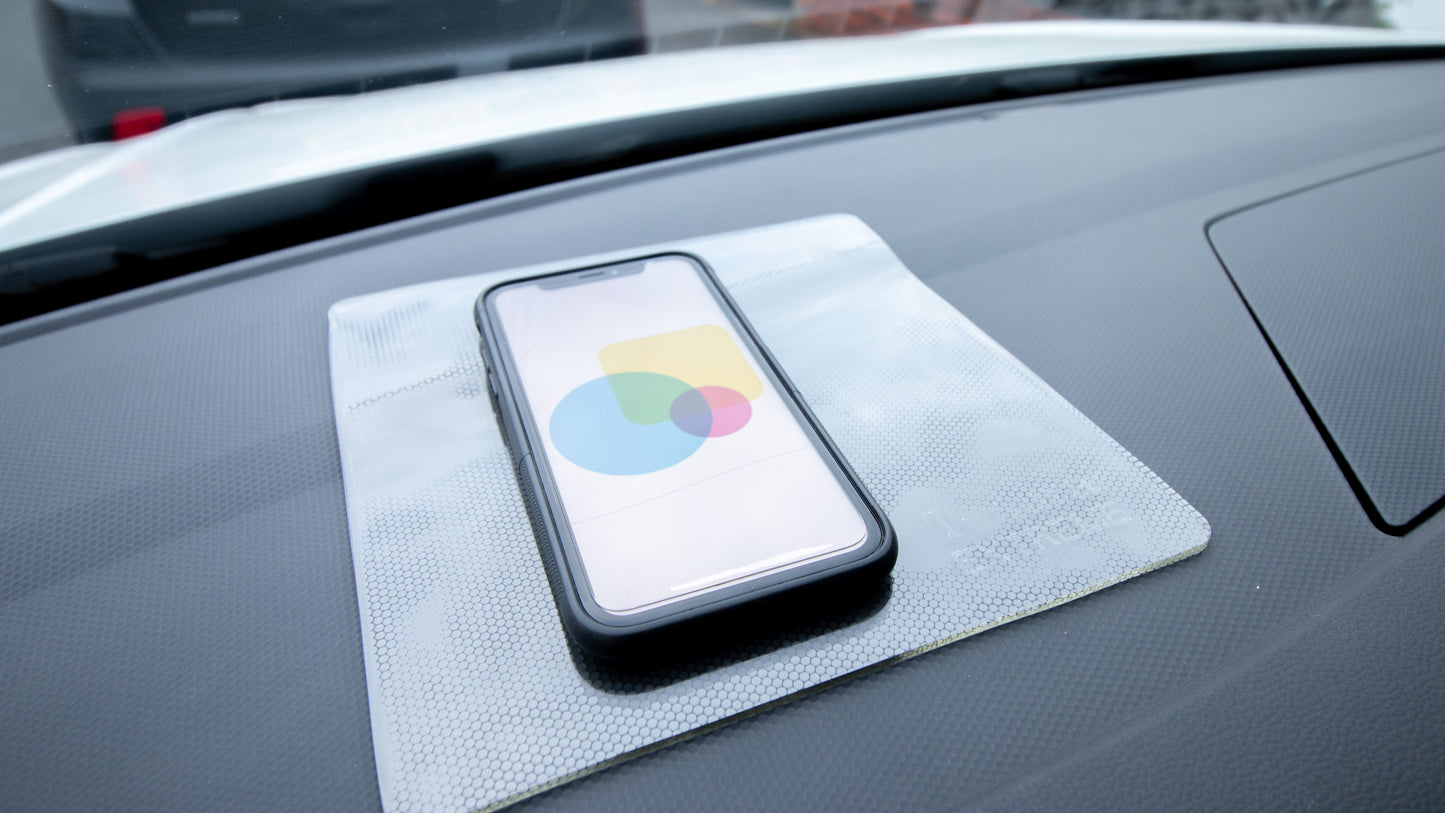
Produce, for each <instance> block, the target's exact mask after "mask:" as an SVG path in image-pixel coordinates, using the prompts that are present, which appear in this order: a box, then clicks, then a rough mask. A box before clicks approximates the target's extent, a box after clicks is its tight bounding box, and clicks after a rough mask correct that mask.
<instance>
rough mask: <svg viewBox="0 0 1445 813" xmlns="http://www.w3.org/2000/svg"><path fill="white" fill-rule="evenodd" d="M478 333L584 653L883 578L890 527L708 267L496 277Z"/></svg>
mask: <svg viewBox="0 0 1445 813" xmlns="http://www.w3.org/2000/svg"><path fill="white" fill-rule="evenodd" d="M476 319H477V326H478V329H479V330H480V332H481V335H482V342H481V347H482V355H483V359H484V361H485V364H486V368H487V380H488V387H489V389H490V394H491V397H492V405H493V408H494V410H495V411H496V413H497V416H498V422H499V424H500V426H501V429H502V433H503V436H504V437H505V438H506V441H507V445H508V447H509V448H510V450H511V452H512V456H513V460H514V462H515V464H516V465H515V468H516V471H517V477H518V482H519V485H520V486H521V489H522V492H523V496H524V498H525V499H526V501H527V502H528V504H529V510H530V511H531V513H532V522H533V525H534V527H535V528H536V529H537V533H538V544H539V548H541V549H542V551H543V557H544V560H545V561H547V564H548V571H549V576H550V577H551V580H552V586H553V592H554V594H556V598H557V604H558V609H559V612H560V615H561V617H562V621H563V624H564V626H565V627H566V628H567V630H568V632H569V633H570V634H571V635H572V637H573V639H574V640H575V641H576V642H577V643H578V644H579V645H580V646H581V647H582V648H583V649H584V650H587V651H589V652H592V653H593V654H597V655H602V656H608V657H619V656H622V657H625V656H630V655H636V654H639V648H640V647H645V646H646V645H648V642H661V641H664V640H665V638H666V637H667V636H666V633H668V632H676V631H678V630H682V629H685V628H686V627H687V625H688V623H689V622H693V621H696V620H698V619H701V618H704V617H706V616H709V615H710V614H716V613H721V612H724V611H726V610H729V609H732V608H737V607H740V606H742V605H745V604H747V603H749V602H755V601H759V600H761V599H763V598H765V597H771V596H776V595H778V594H780V593H783V592H784V591H791V590H796V589H802V588H805V587H806V588H807V589H808V590H809V592H810V593H811V594H813V595H818V591H819V590H824V591H826V590H827V589H828V586H829V585H831V584H836V585H838V587H839V589H856V588H857V587H858V585H859V582H860V580H866V579H876V578H879V577H882V576H884V575H886V574H887V573H888V571H889V570H891V569H892V566H893V562H894V559H895V558H896V555H897V545H896V543H895V541H894V536H893V531H892V529H891V527H890V526H889V524H888V521H887V519H886V518H885V517H884V515H883V512H882V511H880V510H879V509H878V507H877V505H876V503H875V502H874V501H873V499H872V498H871V497H870V496H869V495H868V493H867V491H866V490H865V489H864V488H863V486H862V485H861V484H860V483H859V481H858V478H857V477H856V476H855V475H854V474H853V472H852V471H851V470H850V469H849V468H848V466H847V464H846V463H845V461H844V460H843V457H842V456H841V455H840V454H839V453H838V450H837V449H836V448H835V447H834V445H833V444H832V442H831V441H830V440H829V439H828V437H827V435H826V434H825V433H824V432H823V430H822V429H821V428H820V427H819V425H818V423H817V421H816V420H815V419H814V418H813V416H812V414H811V413H810V412H809V411H808V409H807V407H806V406H805V405H804V403H803V401H802V399H801V398H799V397H798V395H797V393H796V392H795V390H794V389H793V387H792V386H791V385H790V384H789V383H788V379H787V377H786V376H785V375H784V374H783V372H782V371H781V370H779V369H778V367H777V365H776V364H775V363H774V362H773V360H772V357H771V356H770V355H769V354H768V352H767V350H766V349H765V348H764V347H763V345H762V343H761V342H760V341H759V340H758V338H757V335H756V334H755V333H754V332H753V331H752V329H751V328H750V327H749V326H748V323H747V321H746V320H745V319H744V318H743V316H742V314H741V313H740V312H739V311H738V309H737V307H736V306H735V305H734V304H733V302H732V300H731V299H730V298H729V296H728V294H727V292H726V291H725V290H724V288H723V287H722V285H720V284H719V283H718V281H717V279H716V277H715V276H714V275H713V273H712V271H711V270H710V269H709V268H708V267H707V265H706V264H705V263H704V262H703V261H702V260H701V259H699V258H696V257H693V256H689V255H685V254H665V255H660V256H653V257H643V258H640V259H635V260H629V261H626V262H619V263H614V264H610V265H604V266H596V267H590V268H581V269H576V270H573V271H567V272H563V273H559V274H550V275H547V276H541V277H534V278H530V279H520V280H515V281H512V282H506V283H503V284H500V285H497V286H496V287H494V288H491V289H490V290H488V291H486V292H485V293H484V294H482V295H481V296H480V297H479V298H478V299H477V305H476ZM657 645H662V644H660V643H659V644H657Z"/></svg>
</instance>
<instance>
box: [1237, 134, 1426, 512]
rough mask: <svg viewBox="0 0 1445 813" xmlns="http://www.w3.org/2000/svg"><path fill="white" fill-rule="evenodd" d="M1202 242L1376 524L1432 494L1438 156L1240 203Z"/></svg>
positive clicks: (1420, 506) (1418, 508) (1416, 508)
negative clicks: (1256, 324)
mask: <svg viewBox="0 0 1445 813" xmlns="http://www.w3.org/2000/svg"><path fill="white" fill-rule="evenodd" d="M1209 239H1210V241H1211V242H1212V243H1213V244H1214V249H1215V251H1216V252H1217V253H1218V254H1219V257H1220V259H1221V260H1223V262H1224V265H1225V266H1226V268H1227V269H1228V271H1229V275H1230V276H1231V277H1232V278H1233V279H1234V283H1235V285H1236V286H1237V287H1238V288H1239V291H1240V293H1241V294H1242V295H1243V296H1244V298H1245V300H1246V301H1247V302H1248V304H1249V307H1250V310H1251V311H1253V313H1254V316H1255V318H1256V320H1257V321H1258V322H1259V326H1260V328H1261V329H1263V330H1264V332H1265V334H1266V335H1267V336H1268V338H1269V341H1270V343H1271V344H1272V345H1273V347H1274V349H1275V352H1276V354H1277V355H1278V356H1279V359H1280V361H1281V363H1282V364H1284V366H1285V368H1286V369H1287V370H1288V372H1289V374H1290V377H1291V378H1292V380H1293V381H1294V382H1295V386H1296V388H1297V389H1298V391H1299V392H1300V394H1301V397H1303V398H1304V399H1305V401H1306V403H1307V405H1308V406H1309V408H1310V410H1311V412H1312V413H1313V415H1314V417H1315V420H1316V423H1317V425H1318V426H1319V427H1320V429H1321V431H1322V432H1324V433H1325V434H1326V439H1327V441H1329V442H1330V444H1331V448H1332V449H1333V450H1334V452H1335V455H1336V458H1337V459H1338V460H1339V461H1340V464H1341V465H1342V466H1343V467H1345V469H1346V472H1347V474H1349V475H1350V476H1351V478H1352V481H1353V483H1354V484H1355V486H1356V490H1357V492H1361V499H1363V500H1366V501H1367V503H1368V506H1369V507H1372V508H1373V509H1374V511H1375V512H1376V514H1377V516H1376V517H1375V518H1376V521H1377V522H1379V521H1382V522H1383V524H1384V525H1385V526H1387V527H1388V528H1389V529H1391V530H1394V531H1402V530H1408V529H1409V528H1410V527H1412V526H1413V524H1414V523H1415V522H1417V521H1418V520H1420V519H1422V518H1423V517H1424V516H1425V515H1426V514H1428V513H1430V512H1432V511H1433V510H1435V509H1437V508H1439V505H1440V502H1441V497H1442V495H1445V152H1435V153H1431V154H1429V155H1425V156H1421V157H1416V158H1412V159H1409V160H1405V161H1401V162H1397V163H1393V164H1390V165H1388V166H1384V167H1379V168H1377V169H1373V170H1369V171H1367V172H1363V173H1360V174H1357V175H1352V176H1349V177H1346V178H1342V179H1340V180H1337V181H1333V182H1329V183H1325V184H1322V185H1319V186H1315V187H1312V188H1310V189H1306V190H1304V191H1301V192H1297V193H1294V194H1291V195H1288V196H1285V197H1283V198H1279V199H1276V200H1273V201H1269V202H1267V203H1264V204H1261V205H1259V206H1255V207H1253V208H1250V209H1246V210H1244V211H1242V212H1239V213H1236V214H1233V215H1230V216H1228V217H1225V218H1223V219H1222V220H1219V221H1217V222H1216V223H1214V225H1213V226H1211V227H1210V229H1209Z"/></svg>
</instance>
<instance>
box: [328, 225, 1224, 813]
mask: <svg viewBox="0 0 1445 813" xmlns="http://www.w3.org/2000/svg"><path fill="white" fill-rule="evenodd" d="M666 250H678V251H688V252H692V253H694V254H697V255H699V256H701V257H703V258H704V259H706V260H707V261H708V262H709V263H710V264H711V265H712V266H713V268H714V269H715V270H716V271H717V273H718V276H719V277H720V278H721V279H722V281H723V283H724V284H725V285H727V286H728V288H729V290H730V291H731V292H732V293H733V295H734V297H735V298H736V299H737V301H738V303H739V305H740V306H741V307H742V308H743V310H744V311H745V312H746V314H747V316H748V318H749V320H750V321H751V322H752V323H753V326H754V327H755V328H756V329H757V331H758V332H759V333H760V334H761V337H762V339H763V341H764V342H766V343H767V345H768V347H769V348H770V349H771V350H772V351H773V353H774V354H775V356H776V357H777V359H778V361H779V363H780V364H781V365H782V366H783V368H784V369H785V370H786V371H787V372H788V374H789V375H790V376H791V378H792V379H793V382H794V383H795V385H796V386H797V387H798V388H799V390H800V391H801V393H802V395H803V397H804V398H805V399H806V400H807V401H808V403H809V405H810V406H811V407H812V408H813V410H814V412H815V413H816V414H817V416H818V418H819V420H820V421H821V422H822V424H823V426H824V428H825V429H826V430H827V431H828V432H829V434H830V435H831V436H832V437H833V439H834V440H835V442H836V443H837V444H838V446H839V447H840V449H841V450H842V452H843V454H844V456H845V457H847V459H848V461H849V462H850V463H851V464H852V466H853V467H854V468H855V470H856V471H857V472H858V474H859V476H860V477H861V478H862V479H863V481H864V482H865V484H866V485H867V486H868V487H869V489H871V491H872V492H873V494H874V496H875V497H876V498H877V499H878V501H879V502H880V503H881V505H882V506H883V508H884V510H885V511H886V512H887V513H888V515H889V517H890V518H891V519H892V521H893V523H894V525H895V527H896V528H897V531H898V536H899V545H900V548H899V561H898V565H897V567H896V568H895V570H894V573H893V578H892V581H891V584H890V585H888V586H887V587H886V588H884V589H882V590H880V591H879V593H878V594H877V595H872V596H866V597H860V601H859V607H858V609H857V611H856V612H855V613H854V614H853V615H852V616H851V617H848V618H827V619H819V618H813V619H800V620H799V621H798V623H797V624H796V625H794V626H792V627H790V628H787V629H778V630H773V631H769V632H767V633H764V634H761V635H759V636H758V638H757V639H756V640H751V641H748V642H746V643H743V644H738V645H736V646H735V647H734V648H733V649H731V650H729V651H723V652H716V653H713V654H712V655H711V656H710V657H704V658H700V659H698V660H696V661H694V662H689V663H685V664H677V665H674V666H670V667H667V668H659V669H653V670H643V669H633V670H621V669H619V668H618V667H615V666H610V665H608V664H605V663H601V662H598V661H595V660H592V659H590V658H589V657H587V656H586V655H585V654H582V653H580V652H578V651H576V650H575V649H574V648H572V647H570V646H569V644H568V641H567V638H566V636H565V634H564V633H563V630H562V627H561V623H560V621H559V620H558V618H557V613H556V609H555V607H554V605H553V602H552V595H551V592H550V589H549V587H548V581H547V574H546V571H545V570H544V564H543V562H542V559H541V557H540V556H539V554H538V551H537V547H536V544H535V542H534V540H533V537H532V533H531V530H530V525H529V523H528V519H527V510H526V507H525V506H524V505H523V502H522V498H521V497H520V496H519V494H518V489H517V486H516V482H515V480H514V478H513V475H512V468H511V461H510V458H509V456H508V453H507V451H506V449H505V447H504V445H503V442H502V440H501V437H500V436H499V434H498V430H497V427H496V425H495V421H494V419H493V416H492V413H491V410H490V408H489V406H488V403H487V390H486V385H485V374H484V371H483V368H482V364H481V361H480V357H479V355H478V352H477V341H478V337H477V333H476V329H475V327H474V325H473V323H472V314H471V309H472V303H473V301H474V300H475V299H476V297H477V295H478V294H479V293H480V292H481V291H482V290H484V289H485V288H487V287H488V286H490V285H492V284H495V283H496V282H498V281H500V280H502V279H504V278H508V277H517V276H526V275H532V274H537V273H544V272H546V271H555V270H564V269H566V268H568V267H578V266H582V265H590V264H595V263H599V262H606V261H610V260H617V259H624V258H626V257H629V256H641V255H644V254H651V253H656V252H659V251H666ZM330 322H331V332H330V338H331V376H332V393H333V400H334V405H335V410H336V426H337V436H338V438H339V442H340V450H341V465H342V476H343V480H344V483H345V490H346V506H347V515H348V521H349V525H350V533H351V547H352V557H353V562H354V564H355V568H356V582H357V597H358V601H359V602H360V609H361V623H362V636H363V643H364V651H365V655H366V677H367V686H368V692H369V698H370V705H371V718H372V719H371V725H372V736H373V740H374V745H375V752H376V761H377V775H378V778H379V781H380V787H381V793H382V802H383V804H384V806H385V807H386V809H387V810H388V811H465V810H476V809H486V808H495V807H499V806H502V805H505V804H507V803H509V802H512V801H516V800H518V799H520V798H524V797H525V796H528V795H530V794H533V793H536V792H538V791H540V790H542V789H545V788H547V787H551V786H553V785H556V784H558V783H559V782H563V781H566V780H567V779H569V778H573V777H576V776H579V775H582V774H585V773H587V772H589V771H591V770H595V769H596V768H598V767H600V766H603V765H605V764H609V763H611V762H614V761H617V760H618V759H620V758H624V757H626V756H629V755H635V754H638V753H641V752H643V751H646V750H648V749H649V748H651V747H656V746H658V745H659V744H664V743H667V742H670V741H674V740H676V739H677V738H679V737H682V736H684V735H687V734H688V733H690V732H696V731H698V730H699V729H701V728H704V727H707V726H709V725H712V724H715V723H718V722H720V721H724V720H727V719H729V718H732V717H736V716H738V715H741V714H744V713H746V712H748V711H750V710H753V709H757V708H758V707H760V706H763V705H765V704H769V703H773V702H776V701H779V700H782V699H784V698H788V697H790V696H793V695H796V694H798V693H800V692H803V691H805V690H807V689H810V688H813V687H816V686H818V685H820V684H822V683H825V682H827V681H830V680H834V679H837V678H840V677H843V676H846V675H849V674H852V673H856V672H859V671H861V670H865V669H868V668H870V667H875V666H879V665H881V664H885V663H888V662H891V661H895V660H898V659H900V658H904V657H908V656H910V655H914V654H917V653H920V652H923V651H926V650H928V649H931V648H934V647H937V646H941V645H943V644H945V643H948V642H951V641H955V640H958V639H959V638H963V637H965V636H967V635H970V634H973V633H975V632H979V631H981V630H983V629H986V628H989V627H992V626H996V625H998V624H1002V623H1005V622H1007V621H1010V620H1012V619H1016V618H1020V617H1022V616H1025V615H1029V614H1031V613H1035V612H1038V611H1040V610H1044V609H1047V608H1049V607H1051V606H1055V605H1057V604H1060V603H1062V602H1065V601H1068V600H1071V599H1074V598H1078V597H1079V596H1082V595H1085V594H1087V593H1090V592H1092V591H1095V590H1098V589H1100V588H1103V587H1105V586H1108V585H1110V584H1114V583H1116V582H1119V581H1122V580H1124V579H1127V578H1129V577H1131V576H1134V575H1137V574H1139V573H1143V572H1145V571H1148V570H1151V569H1153V568H1156V567H1160V566H1162V565H1164V564H1168V563H1170V562H1173V561H1176V560H1178V559H1180V558H1183V557H1185V556H1189V555H1191V554H1194V553H1197V552H1199V551H1200V550H1202V549H1203V548H1204V546H1205V544H1206V543H1207V542H1208V539H1209V525H1208V523H1207V522H1206V521H1205V520H1204V518H1203V517H1202V516H1200V515H1199V513H1198V512H1196V511H1195V510H1194V509H1193V508H1191V507H1190V506H1189V505H1188V504H1187V503H1186V502H1185V501H1184V500H1183V498H1181V497H1180V496H1179V495H1178V494H1176V493H1175V492H1174V491H1173V490H1172V489H1170V488H1169V486H1167V485H1166V484H1165V483H1164V482H1162V481H1161V480H1160V479H1159V478H1158V477H1156V476H1155V475H1154V473H1153V472H1151V471H1149V469H1148V468H1146V467H1145V466H1144V465H1143V464H1142V463H1140V462H1139V461H1137V460H1136V459H1134V458H1133V456H1131V455H1130V454H1129V453H1128V452H1127V451H1125V450H1124V449H1123V448H1122V447H1120V446H1119V445H1118V444H1117V443H1115V442H1114V441H1113V440H1112V439H1111V438H1110V437H1108V436H1107V435H1106V434H1104V432H1103V431H1102V430H1100V429H1099V428H1098V427H1096V426H1095V425H1094V424H1092V423H1091V422H1089V420H1088V419H1087V418H1085V417H1084V416H1083V415H1082V414H1080V413H1079V412H1078V411H1077V410H1075V409H1074V408H1073V407H1072V406H1070V405H1069V403H1068V402H1066V401H1065V400H1064V399H1063V398H1062V397H1061V396H1060V395H1058V394H1057V393H1056V392H1054V391H1053V390H1052V389H1050V388H1049V387H1048V385H1047V384H1045V383H1044V382H1043V381H1042V380H1040V379H1039V378H1038V377H1037V376H1035V375H1034V374H1033V373H1031V372H1030V371H1029V370H1028V369H1026V368H1025V367H1024V366H1023V365H1022V364H1021V363H1019V362H1018V361H1017V360H1016V359H1014V358H1013V357H1012V356H1010V355H1009V354H1008V352H1007V351H1005V350H1004V349H1003V348H1001V347H1000V346H998V345H997V344H996V343H994V342H993V341H992V340H991V339H989V338H988V337H987V336H986V335H984V334H983V333H982V332H981V331H980V330H979V329H978V328H977V327H975V326H974V325H973V324H972V323H971V322H969V321H968V320H967V319H966V318H964V317H963V315H961V314H960V313H958V311H956V310H954V309H953V308H952V307H950V306H949V305H948V304H947V303H946V302H944V301H943V300H942V299H940V298H939V297H938V296H937V295H935V294H934V293H933V292H932V291H930V290H929V289H928V288H927V287H926V286H925V285H923V284H922V283H921V282H919V281H918V279H917V278H915V277H914V276H913V275H912V274H911V273H910V272H909V271H908V270H907V268H905V267H904V266H903V264H902V263H901V262H900V261H899V260H898V258H897V257H895V256H894V255H893V253H892V252H891V251H890V250H889V249H888V247H887V246H886V245H885V244H884V243H883V242H882V240H881V239H880V238H879V237H878V236H877V235H876V234H874V233H873V232H872V230H870V229H869V228H868V227H867V226H866V225H864V224H863V223H862V222H860V221H859V220H857V219H856V218H852V217H849V216H841V215H840V216H831V217H825V218H817V219H812V220H806V221H799V222H796V223H789V224H783V225H779V226H774V227H769V228H765V229H755V230H750V231H746V232H737V233H734V234H727V235H720V236H714V237H707V238H701V239H697V240H690V241H683V242H680V243H677V244H672V245H667V246H653V247H647V248H641V249H637V250H635V251H632V252H627V253H626V254H618V255H611V256H605V257H589V258H585V259H579V260H576V261H574V262H570V263H561V264H555V265H551V266H547V267H537V268H528V269H519V270H517V271H514V272H509V273H507V274H494V275H488V276H479V277H472V278H466V279H458V280H447V281H443V282H438V283H429V284H426V285H421V286H416V287H411V288H403V289H398V290H394V291H387V292H382V293H378V294H372V295H368V296H364V297H359V298H355V299H349V300H345V301H343V302H339V303H337V304H336V305H334V306H333V307H332V309H331V312H330Z"/></svg>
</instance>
